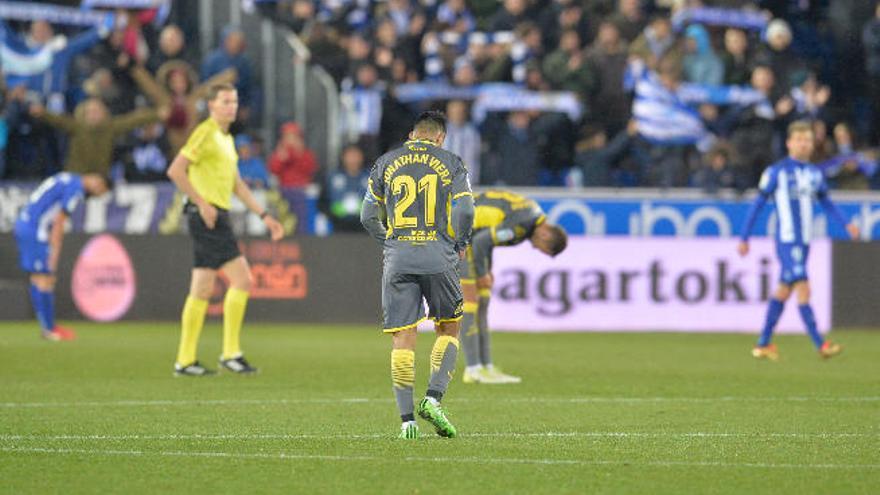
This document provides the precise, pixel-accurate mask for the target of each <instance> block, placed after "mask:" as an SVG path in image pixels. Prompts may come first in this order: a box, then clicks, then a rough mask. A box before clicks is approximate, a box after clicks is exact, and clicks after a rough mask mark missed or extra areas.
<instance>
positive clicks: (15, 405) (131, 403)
mask: <svg viewBox="0 0 880 495" xmlns="http://www.w3.org/2000/svg"><path fill="white" fill-rule="evenodd" d="M392 401H393V399H391V398H388V399H378V398H366V397H354V398H307V399H203V400H199V399H197V400H187V399H183V400H171V399H168V400H115V401H82V402H0V409H3V408H5V409H25V408H52V407H162V406H214V405H297V404H370V403H388V402H392ZM450 402H453V403H460V404H467V403H484V402H495V403H540V404H546V403H569V404H578V403H624V404H640V403H642V404H654V403H677V402H679V403H716V402H856V403H858V402H880V396H865V397H858V396H856V397H734V396H724V397H600V396H595V397H590V396H584V397H507V398H503V397H498V398H489V397H487V398H461V399H454V398H453V399H451V400H450Z"/></svg>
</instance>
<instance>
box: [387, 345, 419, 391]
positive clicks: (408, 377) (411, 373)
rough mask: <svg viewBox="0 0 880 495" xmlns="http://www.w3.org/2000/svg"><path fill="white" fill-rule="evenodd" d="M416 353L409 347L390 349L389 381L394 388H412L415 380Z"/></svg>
mask: <svg viewBox="0 0 880 495" xmlns="http://www.w3.org/2000/svg"><path fill="white" fill-rule="evenodd" d="M415 361H416V353H415V351H411V350H409V349H392V350H391V383H392V384H393V385H394V388H412V387H413V385H414V384H415V381H416V367H415Z"/></svg>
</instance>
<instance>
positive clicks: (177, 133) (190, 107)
mask: <svg viewBox="0 0 880 495" xmlns="http://www.w3.org/2000/svg"><path fill="white" fill-rule="evenodd" d="M130 73H131V76H132V77H133V78H134V80H135V81H136V82H137V83H138V86H140V87H141V90H142V91H143V92H144V93H145V94H146V95H147V96H148V97H149V98H150V100H152V101H153V104H155V105H158V106H167V107H168V108H169V109H170V113H169V115H168V119H167V120H166V121H165V128H166V129H167V132H168V140H169V141H170V143H171V156H176V155H177V152H178V151H180V148H182V147H183V145H184V144H186V140H187V139H188V138H189V135H190V133H191V132H192V130H193V129H195V127H196V126H197V125H198V124H199V115H198V104H199V102H200V101H201V100H203V99H204V98H205V97H206V96H207V95H208V91H210V89H211V87H212V86H215V85H217V84H224V83H231V82H233V81H235V79H236V77H237V73H236V71H235V69H234V68H229V69H226V70H224V71H223V72H220V73H219V74H216V75H214V76H213V77H211V78H210V79H208V80H207V81H205V82H203V83H201V84H198V79H197V77H196V73H195V71H194V70H193V69H192V67H190V66H189V64H187V63H186V62H183V61H181V60H172V61H170V62H166V63H165V64H163V65H162V67H160V68H159V72H158V73H157V74H156V77H155V78H154V77H153V76H152V74H150V72H149V71H148V70H146V69H145V68H144V67H143V66H140V65H135V66H133V67H131V69H130Z"/></svg>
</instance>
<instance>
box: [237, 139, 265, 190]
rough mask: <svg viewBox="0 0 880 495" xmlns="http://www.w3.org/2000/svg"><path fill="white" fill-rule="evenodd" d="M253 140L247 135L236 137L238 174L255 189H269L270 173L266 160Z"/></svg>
mask: <svg viewBox="0 0 880 495" xmlns="http://www.w3.org/2000/svg"><path fill="white" fill-rule="evenodd" d="M255 148H256V146H255V145H254V142H253V139H251V137H250V136H248V135H247V134H239V135H238V136H236V137H235V151H236V152H238V174H239V175H240V176H241V178H242V180H244V181H245V183H247V185H248V186H250V187H251V188H253V189H264V188H266V187H269V172H268V171H267V170H266V160H263V157H262V156H260V155H259V154H258V153H257V152H256V151H257V150H256V149H255Z"/></svg>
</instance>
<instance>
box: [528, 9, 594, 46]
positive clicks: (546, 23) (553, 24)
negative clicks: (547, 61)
mask: <svg viewBox="0 0 880 495" xmlns="http://www.w3.org/2000/svg"><path fill="white" fill-rule="evenodd" d="M538 26H539V27H540V29H541V33H542V35H543V44H544V46H545V47H546V48H547V50H548V51H552V50H553V49H555V48H558V46H559V39H560V34H561V33H562V32H564V31H566V30H569V29H572V30H574V31H576V32H577V33H578V35H579V36H580V38H581V40H582V41H586V40H588V39H592V37H593V36H592V32H591V30H590V23H589V22H587V18H586V16H585V15H584V8H583V6H582V5H581V4H580V2H577V1H575V0H553V2H551V3H550V4H549V5H547V7H545V8H544V10H542V11H541V15H540V16H539V17H538Z"/></svg>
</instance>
